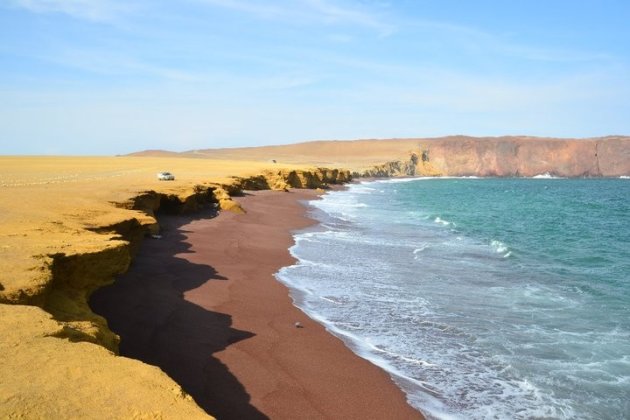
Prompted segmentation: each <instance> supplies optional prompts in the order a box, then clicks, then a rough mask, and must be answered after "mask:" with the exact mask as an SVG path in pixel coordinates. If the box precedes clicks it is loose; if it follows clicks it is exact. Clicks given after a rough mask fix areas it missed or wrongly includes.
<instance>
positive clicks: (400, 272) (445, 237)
mask: <svg viewBox="0 0 630 420" xmlns="http://www.w3.org/2000/svg"><path fill="white" fill-rule="evenodd" d="M311 205H312V210H311V214H312V216H313V217H314V218H316V219H317V220H318V221H319V222H320V224H319V226H316V227H314V228H311V229H309V230H308V231H304V232H300V233H297V234H296V236H295V238H296V245H295V246H294V247H293V248H292V249H291V252H292V254H293V255H294V256H295V257H296V258H297V259H298V262H297V263H296V264H295V265H293V266H290V267H285V268H283V269H282V270H281V271H280V272H279V273H278V278H279V279H280V280H281V281H283V282H284V283H285V284H287V285H288V286H289V287H290V288H291V290H292V295H293V297H294V299H295V302H296V304H297V305H298V306H299V307H300V308H302V309H303V310H304V311H305V312H307V313H308V314H309V315H310V316H311V317H313V318H314V319H316V320H318V321H319V322H321V323H322V324H324V325H325V326H326V327H327V328H328V329H329V330H330V331H331V332H332V333H333V334H336V335H338V336H339V337H340V338H342V339H343V340H344V341H345V342H346V343H347V345H348V346H349V347H350V348H352V349H353V350H354V351H355V352H356V353H357V354H359V355H361V356H362V357H365V358H366V359H368V360H371V361H372V362H374V363H375V364H377V365H379V366H381V367H383V368H384V369H385V370H387V371H388V372H390V374H391V375H392V377H393V378H394V380H395V381H396V382H397V383H398V384H399V385H400V387H401V388H402V389H403V390H404V391H405V392H406V393H407V395H408V398H409V401H410V402H411V403H412V404H413V405H414V406H416V407H418V408H419V409H420V410H422V411H423V412H424V413H425V414H427V415H428V416H429V417H434V418H479V419H485V418H523V419H525V418H585V419H586V418H604V419H606V418H610V419H616V418H624V417H625V418H627V417H628V414H629V413H630V405H629V404H630V403H629V402H628V401H629V399H628V398H627V396H628V395H630V356H629V355H630V248H629V247H628V246H627V244H628V243H630V231H629V229H630V183H628V182H627V181H626V180H619V179H611V180H569V179H549V178H547V179H536V180H531V179H422V180H405V181H404V182H397V181H377V182H371V183H363V184H353V185H351V186H350V187H349V189H348V190H346V191H338V192H332V193H329V194H327V195H325V196H324V197H323V199H321V200H317V201H313V202H311Z"/></svg>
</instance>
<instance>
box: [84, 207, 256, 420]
mask: <svg viewBox="0 0 630 420" xmlns="http://www.w3.org/2000/svg"><path fill="white" fill-rule="evenodd" d="M200 216H203V217H208V216H211V214H210V213H206V214H204V215H198V216H197V217H196V218H199V217H200ZM196 218H192V217H185V216H162V217H161V218H160V224H161V225H162V228H163V237H162V239H159V240H156V239H147V240H145V241H144V243H143V244H142V248H141V250H140V252H139V253H138V255H137V256H136V258H135V259H134V261H133V264H132V266H131V268H130V269H129V271H128V272H127V273H125V274H123V275H121V276H119V277H118V278H117V279H116V282H115V283H114V284H113V285H111V286H108V287H104V288H101V289H99V290H97V291H96V292H95V293H94V294H93V296H92V298H91V300H90V306H91V307H92V310H93V311H94V312H96V313H97V314H99V315H101V316H103V317H105V318H106V319H107V321H108V323H109V327H110V328H111V329H112V330H113V331H114V332H115V333H116V334H118V335H120V338H121V343H120V354H121V355H122V356H125V357H129V358H133V359H138V360H141V361H143V362H145V363H149V364H152V365H155V366H158V367H160V368H161V369H162V370H163V371H164V372H166V373H167V374H168V375H169V376H170V377H171V378H173V379H174V380H175V381H176V382H177V383H179V384H180V385H181V387H182V388H183V389H184V390H185V391H186V392H187V393H188V394H190V395H191V396H192V397H193V398H194V399H195V401H196V402H197V404H198V405H199V406H200V407H201V408H203V409H204V410H206V411H207V412H208V413H210V414H211V415H213V416H216V417H217V418H219V419H222V420H223V419H266V418H267V417H266V416H265V415H264V414H263V413H261V412H260V411H258V410H257V409H256V408H255V407H254V406H252V405H251V404H250V396H249V394H247V392H246V391H245V389H244V387H243V386H242V384H241V383H240V382H239V381H238V379H237V378H236V377H235V376H234V375H232V373H230V371H229V369H228V367H227V366H225V365H224V364H223V363H221V361H219V360H218V359H217V358H215V357H213V354H214V353H216V352H218V351H221V350H224V349H225V348H226V347H227V346H229V345H230V344H232V343H236V342H238V341H241V340H245V339H247V338H251V337H253V336H254V334H252V333H250V332H247V331H240V330H237V329H234V328H231V325H232V318H231V316H230V315H227V314H223V313H219V312H212V311H208V310H206V309H204V308H202V307H200V306H197V305H195V304H193V303H190V302H188V301H186V300H184V298H183V294H184V292H185V291H188V290H192V289H195V288H197V287H199V286H201V285H202V284H204V283H205V282H208V281H222V280H227V279H226V278H225V277H222V276H221V275H219V274H218V273H217V272H216V271H215V270H214V268H212V267H211V266H209V265H203V264H195V263H191V262H189V261H187V260H185V259H182V258H178V257H176V256H175V255H177V254H182V253H190V252H191V251H190V244H188V243H187V242H186V237H185V235H184V234H185V233H186V231H185V230H183V229H182V227H183V226H184V225H186V224H188V223H190V222H191V221H193V220H195V219H196Z"/></svg>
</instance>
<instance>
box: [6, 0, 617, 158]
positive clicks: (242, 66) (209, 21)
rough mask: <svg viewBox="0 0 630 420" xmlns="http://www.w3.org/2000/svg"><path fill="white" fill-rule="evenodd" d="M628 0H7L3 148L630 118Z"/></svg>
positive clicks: (573, 126) (445, 130)
mask: <svg viewBox="0 0 630 420" xmlns="http://www.w3.org/2000/svg"><path fill="white" fill-rule="evenodd" d="M628 22H630V2H628V1H627V0H622V1H612V0H608V1H607V0H600V1H588V0H582V1H581V0H572V1H565V0H546V1H538V0H529V1H522V2H520V1H519V2H516V1H515V2H511V1H509V2H508V1H490V0H485V1H473V0H471V1H464V0H461V1H454V0H441V1H423V0H415V1H414V0H401V1H381V0H374V1H370V0H278V1H262V0H181V1H159V0H156V1H148V0H147V1H144V0H140V1H123V0H1V1H0V154H119V153H128V152H132V151H138V150H143V149H169V150H176V151H182V150H190V149H200V148H208V147H234V146H255V145H266V144H282V143H292V142H297V141H304V140H315V139H356V138H390V137H432V136H442V135H449V134H470V135H479V136H482V135H504V134H526V135H537V136H560V137H589V136H599V135H608V134H630V25H629V24H628Z"/></svg>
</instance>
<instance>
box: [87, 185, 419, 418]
mask: <svg viewBox="0 0 630 420" xmlns="http://www.w3.org/2000/svg"><path fill="white" fill-rule="evenodd" d="M315 195H316V192H315V191H312V190H292V191H291V192H289V193H281V192H273V191H261V192H255V193H250V194H247V195H246V196H245V197H241V198H238V201H239V202H240V203H241V204H242V206H243V207H244V208H245V209H246V210H247V213H246V214H244V215H238V214H234V213H230V212H223V213H222V214H220V215H219V216H218V217H214V218H212V217H210V216H211V214H207V213H206V214H201V215H196V216H193V217H183V216H169V217H163V218H162V219H161V220H160V222H161V224H162V226H163V231H162V238H161V239H150V240H147V241H145V243H144V244H143V246H142V249H141V251H140V253H139V255H138V256H137V257H136V259H135V260H134V262H133V264H132V267H131V268H130V270H129V272H127V273H126V274H124V275H122V276H120V277H119V278H118V279H117V281H116V283H115V284H114V285H112V286H110V287H106V288H103V289H100V290H99V291H97V292H96V293H95V294H94V296H93V298H92V301H91V306H92V308H93V309H94V310H95V311H96V312H97V313H99V314H102V315H104V316H105V317H106V318H107V319H108V322H109V325H110V327H111V328H112V329H113V330H114V331H115V332H116V333H118V334H119V335H120V336H121V339H122V341H121V347H120V349H121V355H124V356H127V357H132V358H137V359H140V360H142V361H145V362H147V363H150V364H154V365H157V366H159V367H160V368H161V369H162V370H164V371H165V372H166V373H168V374H169V375H170V376H171V377H172V378H173V379H175V380H176V381H177V382H178V383H179V384H180V385H182V387H183V388H184V390H186V391H187V392H188V393H189V394H191V395H192V397H193V398H194V399H195V401H196V402H197V403H198V404H199V405H200V406H201V407H202V408H203V409H205V410H206V411H207V412H208V413H210V414H212V415H214V416H216V417H217V418H219V419H230V418H233V419H237V418H238V419H243V418H248V419H256V418H273V419H292V418H344V419H352V418H356V419H358V418H396V419H411V418H422V416H421V414H420V413H419V412H417V411H416V410H414V409H413V408H411V407H410V406H409V405H408V404H407V402H406V399H405V396H404V394H403V393H402V391H400V390H399V389H398V388H397V387H396V386H395V385H394V383H393V382H392V380H391V379H390V377H389V376H388V375H387V374H386V373H385V372H384V371H382V370H381V369H380V368H378V367H376V366H374V365H372V364H371V363H369V362H367V361H365V360H363V359H361V358H359V357H358V356H356V355H355V354H353V353H352V352H351V351H350V350H349V349H348V348H347V347H345V345H344V344H343V343H342V342H341V341H340V340H339V339H337V338H336V337H334V336H332V335H331V334H329V333H328V332H326V330H325V329H324V328H323V327H322V326H320V325H319V324H317V323H316V322H314V321H312V320H310V319H309V318H308V317H307V316H306V315H305V314H304V313H302V312H301V311H300V310H299V309H297V308H296V307H295V306H293V304H292V302H291V299H290V297H289V292H288V289H287V288H286V287H285V286H284V285H282V284H281V283H280V282H278V281H277V280H276V279H275V278H274V276H273V274H274V273H275V272H277V270H278V269H279V268H280V267H282V266H286V265H290V264H292V262H293V261H294V260H293V258H292V257H291V256H290V254H289V252H288V248H289V247H290V246H291V245H292V243H293V239H292V236H291V232H292V231H293V230H297V229H300V228H304V227H307V226H308V225H310V224H312V223H313V221H312V220H311V219H308V218H307V217H306V216H305V210H306V207H305V206H304V204H303V203H301V201H303V200H308V199H311V198H313V197H315ZM296 322H299V323H301V325H302V327H303V328H296V326H295V323H296Z"/></svg>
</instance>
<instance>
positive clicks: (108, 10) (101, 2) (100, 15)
mask: <svg viewBox="0 0 630 420" xmlns="http://www.w3.org/2000/svg"><path fill="white" fill-rule="evenodd" d="M13 4H14V5H16V6H18V7H21V8H24V9H27V10H29V11H31V12H34V13H63V14H66V15H69V16H72V17H75V18H78V19H86V20H90V21H95V22H108V21H111V20H113V19H115V18H116V17H117V16H119V15H121V14H124V13H127V12H128V11H130V10H131V9H132V7H131V6H130V5H129V4H128V3H125V2H122V1H119V0H13Z"/></svg>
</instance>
